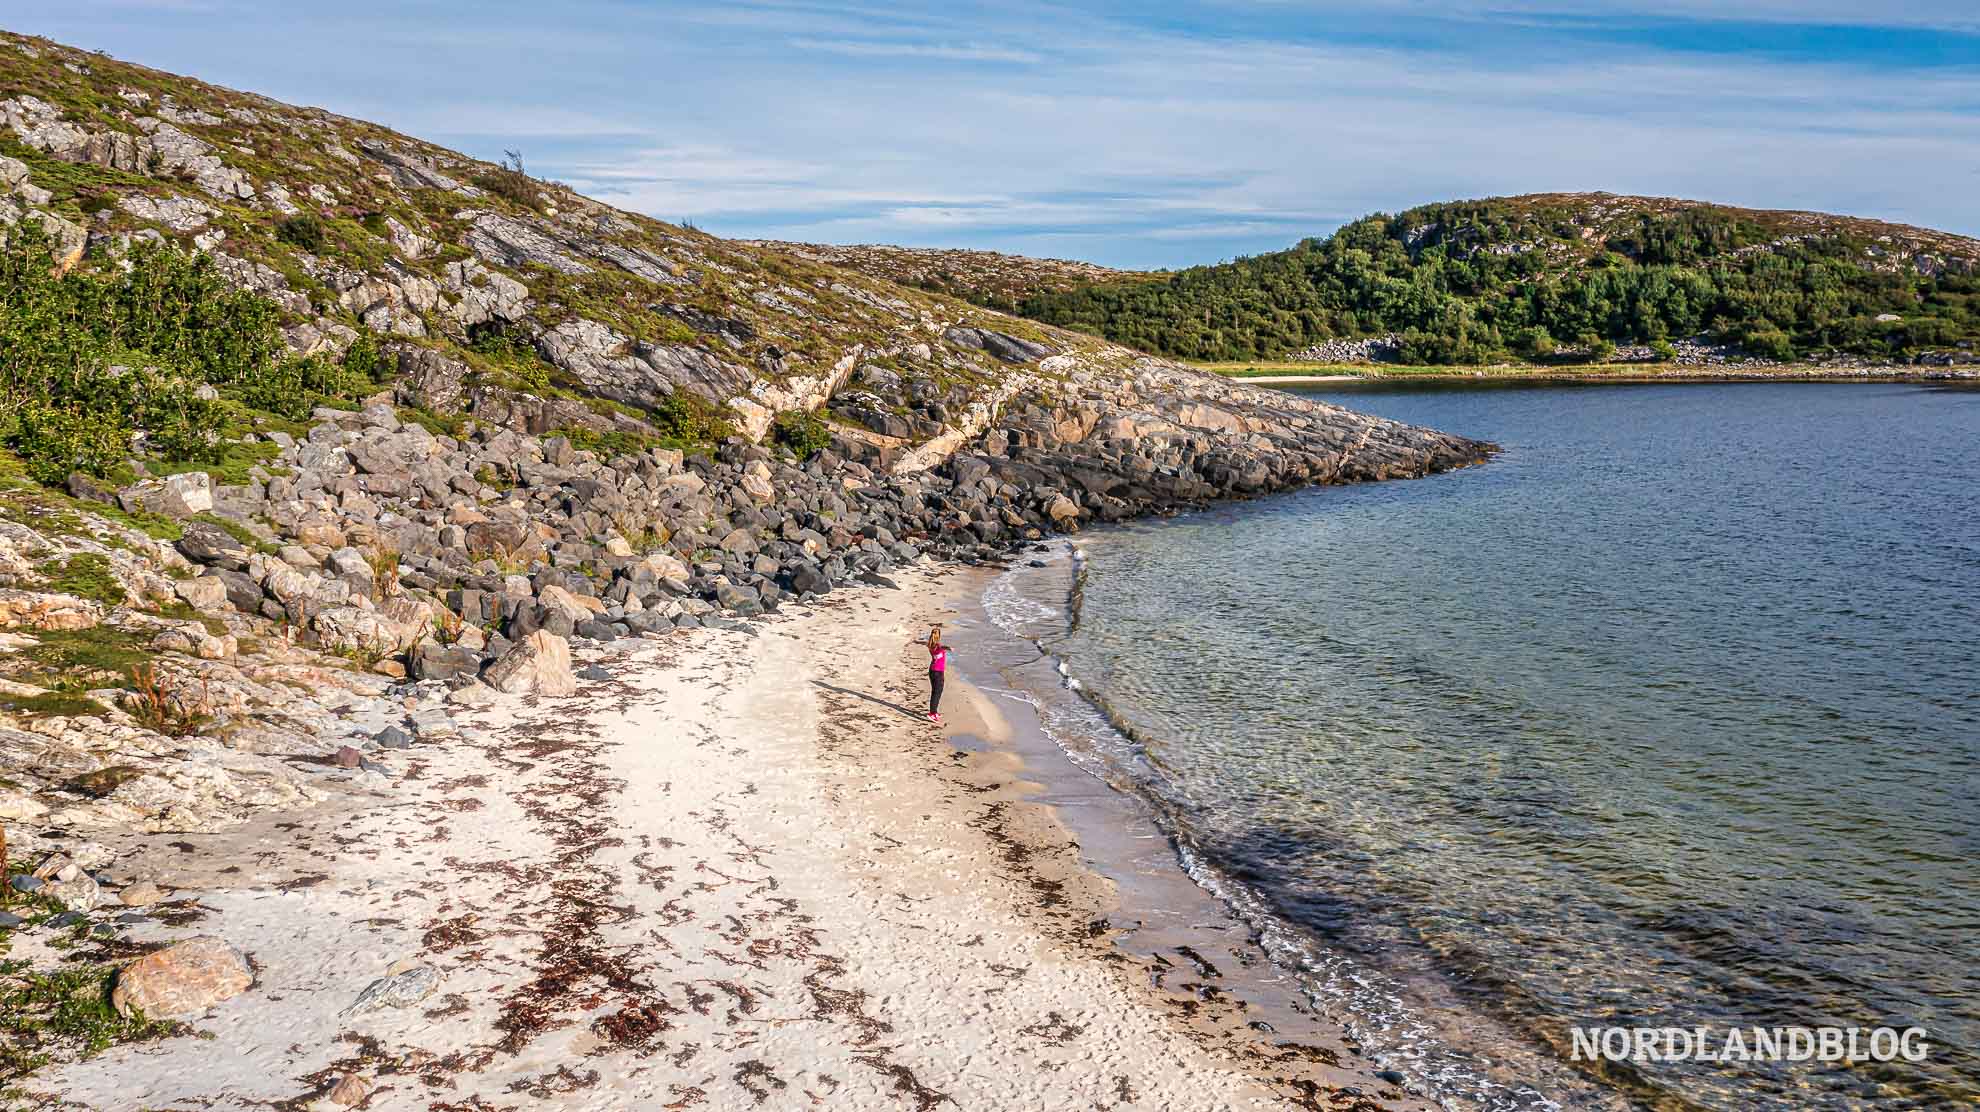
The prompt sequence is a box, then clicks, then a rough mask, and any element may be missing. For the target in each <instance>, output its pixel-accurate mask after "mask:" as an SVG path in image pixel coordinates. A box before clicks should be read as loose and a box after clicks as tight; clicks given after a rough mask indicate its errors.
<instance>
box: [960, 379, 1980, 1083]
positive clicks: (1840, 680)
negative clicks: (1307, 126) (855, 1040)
mask: <svg viewBox="0 0 1980 1112" xmlns="http://www.w3.org/2000/svg"><path fill="white" fill-rule="evenodd" d="M1313 392H1314V393H1315V394H1316V395H1317V396H1319V397H1321V398H1322V399H1323V400H1328V401H1334V402H1338V403H1340V404H1344V405H1348V406H1350V407H1353V408H1357V409H1361V410H1364V411H1369V412H1374V413H1377V414H1380V415H1382V416H1386V417H1392V418H1396V419H1398V420H1403V421H1408V422H1412V423H1416V424H1423V425H1429V426H1433V427H1436V428H1440V429H1444V430H1447V431H1451V432H1457V433H1462V434H1465V435H1470V436H1475V437H1478V438H1481V439H1486V440H1492V441H1495V442H1497V443H1499V444H1500V445H1502V446H1503V447H1504V452H1503V453H1502V454H1501V455H1500V456H1499V457H1497V458H1496V459H1495V460H1494V461H1493V462H1491V463H1490V464H1488V465H1486V466H1483V467H1479V468H1473V469H1468V470H1465V471H1460V472H1455V473H1452V474H1449V475H1443V476H1436V477H1432V478H1429V479H1424V480H1418V481H1411V482H1393V483H1381V484H1368V485H1362V486H1352V487H1330V488H1316V489H1313V490H1309V491H1304V492H1300V493H1296V494H1291V495H1284V496H1279V497H1274V498H1270V499H1264V500H1260V501H1257V502H1253V503H1249V504H1242V505H1231V506H1223V507H1219V508H1215V509H1211V510H1206V511H1202V512H1199V513H1194V514H1189V515H1185V516H1182V517H1179V518H1176V519H1173V520H1169V521H1160V522H1150V523H1145V524H1138V525H1133V526H1128V527H1124V528H1116V529H1107V530H1097V531H1094V532H1091V533H1088V534H1085V535H1082V536H1081V537H1080V538H1077V539H1076V541H1075V542H1073V544H1071V545H1066V546H1063V547H1061V548H1060V549H1059V555H1058V556H1056V557H1055V558H1053V559H1049V560H1041V561H1037V562H1038V563H1041V564H1044V565H1045V566H1043V567H1030V566H1026V567H1021V568H1018V569H1015V570H1014V571H1012V572H1011V573H1010V574H1009V575H1007V576H1005V577H1003V578H1002V579H1000V580H999V581H998V582H997V583H996V584H994V585H992V587H991V588H990V591H989V594H988V595H987V596H986V598H985V605H986V609H987V610H988V612H989V613H990V614H991V615H992V616H993V617H995V618H996V619H997V620H998V621H999V624H1001V625H1003V626H1004V627H1005V628H1006V629H1008V630H1010V631H1011V632H1012V633H1014V634H1018V635H1021V636H1024V637H1026V638H1029V639H1031V640H1034V641H1035V642H1036V643H1037V645H1038V651H1039V652H1040V653H1042V654H1043V657H1044V659H1045V660H1046V661H1047V662H1048V663H1049V668H1047V669H1040V668H1035V667H1034V668H1031V669H1028V670H1027V674H1028V675H1029V677H1030V678H1029V680H1028V682H1030V683H1032V684H1033V685H1034V686H1037V687H1040V688H1042V687H1044V686H1047V685H1049V684H1051V683H1056V684H1057V686H1058V688H1059V691H1058V693H1057V697H1056V700H1055V699H1052V698H1048V699H1045V700H1044V703H1045V705H1046V710H1047V714H1046V716H1045V717H1046V725H1047V727H1048V728H1050V729H1052V730H1053V731H1054V733H1055V735H1056V736H1057V738H1058V740H1059V741H1060V743H1061V744H1062V745H1064V746H1065V747H1066V749H1067V750H1068V752H1069V753H1071V754H1072V755H1073V756H1074V759H1075V762H1076V763H1078V764H1080V765H1081V766H1082V767H1084V768H1086V769H1087V771H1088V772H1090V773H1092V774H1094V775H1097V776H1100V777H1101V778H1102V779H1105V780H1107V781H1108V782H1110V783H1112V784H1114V785H1115V786H1116V787H1119V788H1121V789H1122V790H1124V791H1128V792H1132V793H1135V794H1136V795H1138V796H1140V797H1141V798H1142V799H1144V800H1146V801H1147V803H1148V805H1149V806H1150V807H1151V808H1152V810H1153V812H1154V813H1155V814H1156V815H1157V816H1158V818H1159V821H1160V822H1161V824H1162V826H1163V828H1164V829H1165V830H1166V832H1167V833H1168V834H1169V835H1170V836H1171V837H1172V838H1173V839H1174V842H1175V852H1176V853H1177V854H1178V855H1179V858H1180V860H1181V862H1182V863H1183V864H1184V865H1185V866H1186V867H1188V868H1189V869H1190V870H1191V871H1192V874H1193V875H1195V876H1196V877H1197V878H1198V879H1199V881H1200V882H1202V883H1203V884H1205V885H1206V886H1209V887H1211V888H1212V889H1213V890H1215V891H1216V892H1217V893H1218V895H1219V896H1220V897H1222V898H1224V899H1225V900H1226V901H1228V902H1229V904H1230V905H1231V906H1232V907H1233V908H1234V909H1235V910H1236V911H1237V912H1238V913H1240V914H1241V915H1242V916H1243V917H1244V918H1245V920H1246V921H1247V922H1248V923H1249V924H1250V925H1251V928H1252V929H1253V930H1254V931H1255V932H1256V934H1257V935H1258V937H1259V939H1260V940H1261V944H1262V945H1264V947H1265V948H1266V950H1267V951H1268V952H1270V953H1272V954H1273V956H1274V958H1275V960H1278V961H1281V962H1283V963H1285V964H1286V965H1287V966H1288V967H1290V968H1291V969H1293V970H1294V971H1295V972H1296V973H1297V975H1298V978H1299V980H1300V983H1301V986H1302V991H1303V992H1304V993H1305V994H1306V996H1307V1000H1308V1003H1309V1004H1310V1005H1311V1006H1313V1007H1314V1008H1316V1009H1318V1010H1320V1011H1321V1012H1323V1013H1324V1014H1327V1015H1329V1016H1330V1017H1331V1018H1333V1019H1336V1020H1338V1021H1339V1022H1341V1023H1343V1024H1345V1025H1347V1026H1348V1027H1349V1028H1350V1029H1351V1030H1352V1031H1353V1032H1354V1033H1355V1035H1356V1037H1357V1038H1358V1039H1359V1040H1360V1041H1361V1042H1362V1043H1363V1044H1364V1045H1366V1046H1368V1047H1369V1048H1370V1049H1371V1051H1373V1052H1374V1053H1375V1054H1376V1055H1377V1056H1378V1057H1379V1058H1380V1059H1381V1060H1382V1062H1383V1063H1384V1064H1390V1065H1394V1066H1396V1067H1398V1068H1400V1069H1402V1071H1403V1072H1404V1073H1405V1074H1406V1075H1408V1076H1409V1077H1410V1080H1411V1083H1412V1084H1415V1085H1417V1086H1418V1087H1420V1088H1421V1089H1423V1090H1424V1091H1426V1092H1428V1093H1430V1094H1432V1095H1434V1096H1437V1097H1438V1098H1439V1099H1440V1100H1442V1101H1443V1102H1444V1103H1445V1104H1446V1105H1447V1106H1448V1107H1452V1108H1522V1107H1527V1108H1544V1107H1579V1106H1583V1105H1587V1104H1591V1103H1595V1102H1594V1100H1593V1098H1591V1097H1589V1096H1588V1095H1587V1094H1588V1093H1590V1092H1591V1091H1600V1092H1601V1093H1602V1094H1604V1095H1603V1098H1602V1099H1601V1100H1600V1102H1599V1103H1601V1104H1603V1105H1605V1106H1616V1105H1627V1104H1641V1105H1643V1106H1651V1105H1653V1104H1654V1105H1657V1106H1661V1107H1685V1106H1687V1105H1689V1106H1695V1107H1705V1108H1723V1109H1824V1108H1836V1109H1842V1108H1878V1109H1899V1108H1940V1107H1961V1106H1968V1105H1970V1104H1971V1103H1972V1102H1974V1101H1975V1100H1977V1099H1980V1058H1977V1057H1976V1050H1975V1048H1976V1046H1980V801H1977V797H1980V678H1976V668H1975V665H1976V646H1980V390H1973V389H1959V388H1944V387H1938V388H1935V387H1930V386H1919V385H1907V384H1800V383H1765V384H1747V383H1737V384H1736V383H1728V384H1714V385H1697V384H1687V385H1630V386H1623V385H1600V386H1594V385H1573V386H1563V385H1550V386H1532V385H1521V386H1515V387H1497V388H1488V387H1466V388H1457V389H1453V388H1448V387H1443V386H1438V387H1433V388H1399V387H1391V386H1381V387H1373V388H1354V387H1348V386H1342V385H1339V384H1328V385H1327V386H1326V387H1324V388H1318V389H1316V390H1314V391H1313ZM1591 1026H1602V1027H1615V1026H1625V1027H1634V1026H1651V1027H1686V1028H1690V1027H1697V1026H1707V1027H1711V1028H1714V1029H1723V1028H1726V1027H1732V1026H1759V1027H1767V1028H1774V1027H1784V1026H1806V1027H1821V1026H1844V1027H1851V1026H1856V1027H1880V1026H1889V1027H1898V1028H1904V1027H1922V1028H1924V1029H1925V1030H1926V1031H1927V1032H1928V1033H1929V1036H1928V1037H1929V1043H1930V1048H1931V1049H1930V1055H1929V1057H1928V1058H1927V1060H1926V1061H1925V1062H1923V1063H1912V1062H1904V1061H1898V1062H1894V1063H1874V1064H1873V1063H1857V1064H1854V1065H1845V1064H1840V1063H1823V1062H1786V1061H1752V1062H1699V1061H1688V1062H1641V1063H1622V1064H1616V1063H1609V1064H1594V1063H1578V1064H1577V1063H1573V1062H1570V1061H1569V1060H1568V1059H1569V1057H1570V1055H1571V1047H1572V1037H1571V1035H1572V1031H1573V1029H1574V1028H1576V1027H1591ZM1590 1086H1593V1090H1591V1088H1590Z"/></svg>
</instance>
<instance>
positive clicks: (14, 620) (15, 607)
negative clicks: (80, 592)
mask: <svg viewBox="0 0 1980 1112" xmlns="http://www.w3.org/2000/svg"><path fill="white" fill-rule="evenodd" d="M102 621H103V607H102V605H101V604H99V603H96V602H93V601H91V600H89V599H81V598H76V597H75V596H74V595H63V594H43V593H38V592H35V591H18V590H14V589H12V588H0V629H39V630H68V629H93V628H95V627H96V626H97V625H98V624H100V623H101V622H102Z"/></svg>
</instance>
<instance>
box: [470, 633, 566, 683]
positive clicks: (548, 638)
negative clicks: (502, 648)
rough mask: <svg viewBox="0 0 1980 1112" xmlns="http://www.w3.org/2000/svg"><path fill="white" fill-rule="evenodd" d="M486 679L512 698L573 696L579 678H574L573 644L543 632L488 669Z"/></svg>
mask: <svg viewBox="0 0 1980 1112" xmlns="http://www.w3.org/2000/svg"><path fill="white" fill-rule="evenodd" d="M482 679H483V680H485V681H486V682H487V683H488V685H489V686H490V687H493V688H494V689H495V690H497V691H500V692H504V693H506V694H509V695H519V694H523V693H525V692H535V693H537V694H540V695H570V694H574V693H575V692H576V691H577V677H575V676H573V675H572V674H571V645H570V642H568V641H566V640H564V639H563V638H562V637H559V636H557V635H556V634H553V633H551V632H549V631H548V630H542V629H539V630H537V631H536V632H534V633H531V634H530V635H529V636H527V637H525V638H523V639H522V640H520V641H518V642H516V644H515V645H514V646H512V647H511V648H510V649H509V650H508V651H507V652H505V653H503V654H502V655H501V657H499V658H498V659H497V660H496V661H495V663H493V664H490V665H489V666H488V671H487V672H485V673H483V675H482Z"/></svg>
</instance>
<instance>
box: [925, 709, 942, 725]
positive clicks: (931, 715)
mask: <svg viewBox="0 0 1980 1112" xmlns="http://www.w3.org/2000/svg"><path fill="white" fill-rule="evenodd" d="M928 720H929V721H930V722H934V723H938V724H939V723H940V722H941V721H942V716H941V715H939V714H936V713H935V712H934V711H932V710H931V711H929V712H928Z"/></svg>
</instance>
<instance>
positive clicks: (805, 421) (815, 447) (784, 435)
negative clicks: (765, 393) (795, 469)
mask: <svg viewBox="0 0 1980 1112" xmlns="http://www.w3.org/2000/svg"><path fill="white" fill-rule="evenodd" d="M770 431H771V435H772V436H774V437H775V438H776V441H777V443H779V444H782V445H783V446H784V447H786V448H789V449H790V450H791V454H792V455H794V456H796V457H797V458H799V459H801V460H804V459H810V458H811V457H812V456H815V455H817V454H818V453H819V452H822V451H824V450H825V449H826V448H829V447H831V445H832V430H831V428H830V427H829V426H828V425H826V424H825V419H824V418H822V417H820V416H818V415H817V414H816V413H806V412H804V411H802V410H795V409H793V410H787V411H785V412H783V413H779V414H778V415H777V420H776V422H775V423H774V424H772V425H771V426H770Z"/></svg>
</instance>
